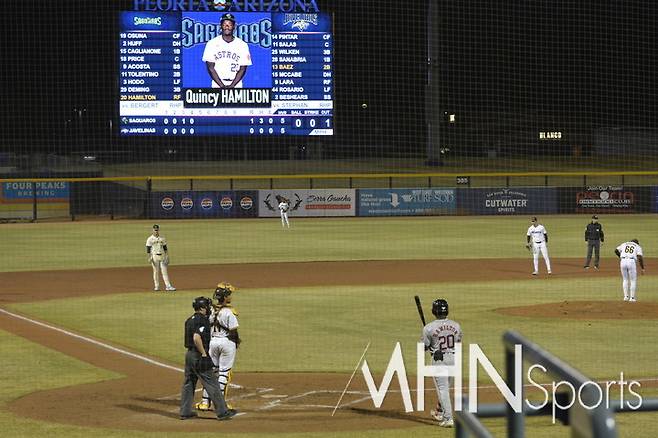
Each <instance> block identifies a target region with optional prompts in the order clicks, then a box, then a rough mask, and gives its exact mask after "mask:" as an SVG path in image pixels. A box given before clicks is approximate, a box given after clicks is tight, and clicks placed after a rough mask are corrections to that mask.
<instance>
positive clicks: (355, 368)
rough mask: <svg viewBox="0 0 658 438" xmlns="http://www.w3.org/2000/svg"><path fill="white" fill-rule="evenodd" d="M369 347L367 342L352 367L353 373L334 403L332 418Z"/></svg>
mask: <svg viewBox="0 0 658 438" xmlns="http://www.w3.org/2000/svg"><path fill="white" fill-rule="evenodd" d="M369 347H370V341H368V345H366V348H365V350H363V354H362V355H361V357H360V358H359V361H358V362H357V363H356V366H355V367H354V371H352V375H351V376H350V380H348V381H347V385H345V389H343V393H342V394H341V395H340V398H339V399H338V403H336V407H335V408H334V411H333V412H332V413H331V416H332V417H333V416H334V414H335V413H336V409H338V406H340V402H341V401H342V400H343V396H344V395H345V391H347V388H348V387H349V386H350V383H352V379H353V378H354V375H355V374H356V370H358V369H359V365H361V361H362V360H363V358H364V357H365V355H366V352H367V351H368V348H369Z"/></svg>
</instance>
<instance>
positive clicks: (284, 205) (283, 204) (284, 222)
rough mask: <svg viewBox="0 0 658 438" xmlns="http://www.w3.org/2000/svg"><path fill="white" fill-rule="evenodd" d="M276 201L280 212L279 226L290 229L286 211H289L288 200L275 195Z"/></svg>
mask: <svg viewBox="0 0 658 438" xmlns="http://www.w3.org/2000/svg"><path fill="white" fill-rule="evenodd" d="M276 200H277V202H278V203H279V211H280V212H281V226H282V227H283V228H285V227H286V226H288V228H290V222H288V210H290V199H288V198H284V197H283V196H281V195H276Z"/></svg>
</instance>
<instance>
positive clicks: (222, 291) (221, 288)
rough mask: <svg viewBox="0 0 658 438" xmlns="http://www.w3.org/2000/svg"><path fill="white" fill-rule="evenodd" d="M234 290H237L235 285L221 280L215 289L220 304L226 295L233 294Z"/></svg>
mask: <svg viewBox="0 0 658 438" xmlns="http://www.w3.org/2000/svg"><path fill="white" fill-rule="evenodd" d="M233 292H235V287H234V286H233V285H232V284H230V283H225V282H221V283H219V284H218V285H217V288H216V289H215V295H214V297H215V299H216V300H217V301H218V302H219V304H222V303H223V302H224V300H225V299H226V297H228V296H229V295H231V294H232V293H233Z"/></svg>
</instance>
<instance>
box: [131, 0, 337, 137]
mask: <svg viewBox="0 0 658 438" xmlns="http://www.w3.org/2000/svg"><path fill="white" fill-rule="evenodd" d="M222 17H225V18H226V15H224V13H222V12H186V11H176V12H149V11H124V12H121V13H120V27H119V44H118V57H119V63H118V65H119V93H118V95H119V123H118V126H119V132H120V134H121V135H122V136H207V135H253V136H256V135H333V107H334V103H333V86H334V84H333V76H332V61H333V35H332V33H331V18H330V16H329V15H327V14H324V13H319V12H318V13H283V12H281V13H271V12H235V13H230V18H231V19H230V20H222V22H223V23H224V24H225V26H224V29H223V28H222V25H221V24H220V20H221V19H222ZM227 22H232V23H233V26H232V27H233V29H227V28H230V27H231V26H226V24H227ZM218 81H219V82H221V84H219V83H218Z"/></svg>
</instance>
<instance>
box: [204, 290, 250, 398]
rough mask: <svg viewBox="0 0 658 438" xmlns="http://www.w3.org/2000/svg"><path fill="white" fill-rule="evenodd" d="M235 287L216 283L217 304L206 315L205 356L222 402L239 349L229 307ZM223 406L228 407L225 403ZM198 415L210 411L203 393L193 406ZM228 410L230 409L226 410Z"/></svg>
mask: <svg viewBox="0 0 658 438" xmlns="http://www.w3.org/2000/svg"><path fill="white" fill-rule="evenodd" d="M234 292H235V287H234V286H233V285H231V284H229V283H224V282H222V283H219V284H218V285H217V288H216V289H215V294H214V298H215V299H216V300H217V304H216V305H215V304H213V306H212V313H211V315H210V336H211V338H210V348H209V350H208V355H209V356H210V358H211V359H212V362H213V372H214V373H215V376H216V377H217V380H218V381H219V388H220V389H221V390H222V393H223V395H224V400H227V396H228V387H229V384H230V383H231V380H232V377H233V373H232V371H231V369H232V368H233V364H234V363H235V355H236V353H237V350H238V347H239V346H240V336H239V335H238V318H237V315H238V311H237V310H236V309H235V308H234V307H233V306H232V305H231V301H232V300H233V293H234ZM227 406H229V404H228V403H227ZM196 408H197V410H199V411H210V410H212V406H211V402H210V397H209V396H208V393H207V392H206V391H205V389H204V391H203V399H202V400H201V402H199V403H197V404H196ZM229 409H232V407H230V406H229Z"/></svg>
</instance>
